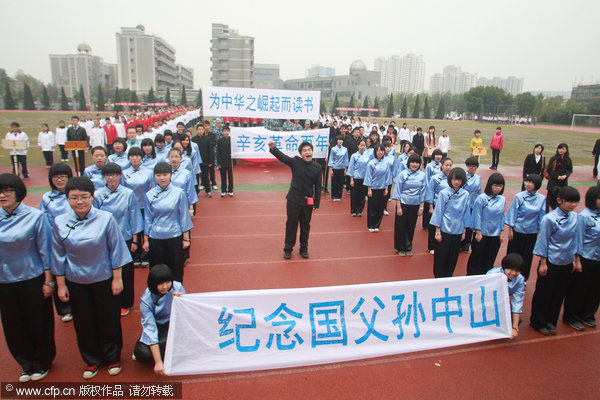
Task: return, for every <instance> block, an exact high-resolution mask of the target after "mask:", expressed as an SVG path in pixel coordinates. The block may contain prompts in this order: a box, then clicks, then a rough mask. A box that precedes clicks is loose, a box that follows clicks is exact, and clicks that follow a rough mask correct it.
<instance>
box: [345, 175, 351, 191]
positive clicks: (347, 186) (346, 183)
mask: <svg viewBox="0 0 600 400" xmlns="http://www.w3.org/2000/svg"><path fill="white" fill-rule="evenodd" d="M344 185H345V186H346V192H349V191H350V190H352V186H350V175H345V176H344Z"/></svg>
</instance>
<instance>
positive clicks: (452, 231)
mask: <svg viewBox="0 0 600 400" xmlns="http://www.w3.org/2000/svg"><path fill="white" fill-rule="evenodd" d="M447 183H448V187H447V188H445V189H444V190H442V191H441V192H440V193H439V196H438V198H437V200H436V203H435V209H434V211H433V215H432V216H431V221H430V222H431V225H433V226H435V227H436V228H435V240H437V241H438V243H439V244H438V248H437V249H436V250H435V255H434V257H433V275H434V276H435V277H436V278H446V277H451V276H452V275H453V274H454V269H455V268H456V261H457V260H458V251H459V246H460V241H461V239H462V237H463V236H464V233H465V228H466V227H467V226H469V223H470V221H469V220H470V217H471V213H470V212H469V193H467V191H466V190H464V189H463V186H465V184H466V183H467V174H465V171H464V170H463V169H462V168H459V167H457V168H454V169H452V171H450V173H449V174H448V179H447Z"/></svg>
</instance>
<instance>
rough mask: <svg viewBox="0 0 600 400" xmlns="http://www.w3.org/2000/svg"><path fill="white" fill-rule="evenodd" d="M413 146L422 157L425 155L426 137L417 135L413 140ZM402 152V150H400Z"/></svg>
mask: <svg viewBox="0 0 600 400" xmlns="http://www.w3.org/2000/svg"><path fill="white" fill-rule="evenodd" d="M412 145H413V146H414V148H415V149H417V152H416V153H417V154H418V155H421V154H423V151H424V150H425V136H423V135H415V136H413V138H412ZM400 150H402V149H400Z"/></svg>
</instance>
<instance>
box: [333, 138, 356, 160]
mask: <svg viewBox="0 0 600 400" xmlns="http://www.w3.org/2000/svg"><path fill="white" fill-rule="evenodd" d="M358 140H360V138H358ZM336 144H337V143H336ZM344 147H345V148H347V149H348V160H350V157H352V154H354V153H356V152H357V151H358V142H357V141H356V139H354V137H353V136H352V135H350V136H348V135H346V139H345V140H344Z"/></svg>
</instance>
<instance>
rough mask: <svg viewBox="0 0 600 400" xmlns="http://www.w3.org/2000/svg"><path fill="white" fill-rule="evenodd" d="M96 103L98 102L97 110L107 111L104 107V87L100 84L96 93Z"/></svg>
mask: <svg viewBox="0 0 600 400" xmlns="http://www.w3.org/2000/svg"><path fill="white" fill-rule="evenodd" d="M96 101H97V103H98V104H97V108H96V110H98V111H105V110H106V107H104V103H105V100H104V93H102V86H100V84H98V91H97V93H96Z"/></svg>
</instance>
